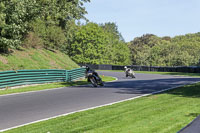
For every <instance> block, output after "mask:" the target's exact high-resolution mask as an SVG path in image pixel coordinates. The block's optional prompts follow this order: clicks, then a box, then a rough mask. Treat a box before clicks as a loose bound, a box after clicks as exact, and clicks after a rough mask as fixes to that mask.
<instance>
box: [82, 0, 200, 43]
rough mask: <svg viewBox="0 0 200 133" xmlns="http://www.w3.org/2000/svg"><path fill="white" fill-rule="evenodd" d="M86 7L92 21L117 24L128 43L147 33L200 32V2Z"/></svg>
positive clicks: (124, 0) (151, 0) (140, 0)
mask: <svg viewBox="0 0 200 133" xmlns="http://www.w3.org/2000/svg"><path fill="white" fill-rule="evenodd" d="M84 6H85V7H86V10H87V11H88V14H87V15H86V18H88V19H89V20H90V21H91V22H96V23H105V22H115V23H116V24H117V25H118V29H119V32H120V33H121V34H122V36H123V37H124V39H125V41H126V42H129V41H131V40H133V39H134V38H135V37H138V36H142V35H143V34H146V33H152V34H155V35H157V36H160V37H162V36H171V37H173V36H176V35H184V34H187V33H196V32H200V15H199V14H200V0H91V2H90V3H87V4H85V5H84Z"/></svg>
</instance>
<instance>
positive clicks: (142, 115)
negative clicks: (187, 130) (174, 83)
mask: <svg viewBox="0 0 200 133" xmlns="http://www.w3.org/2000/svg"><path fill="white" fill-rule="evenodd" d="M199 114H200V83H197V84H193V85H187V86H184V87H180V88H177V89H174V90H170V91H166V92H165V93H162V94H156V95H151V96H146V97H142V98H138V99H135V100H130V101H126V102H122V103H117V104H114V105H110V106H106V107H100V108H96V109H92V110H88V111H83V112H79V113H74V114H71V115H67V116H63V117H58V118H55V119H51V120H47V121H43V122H39V123H35V124H31V125H27V126H23V127H20V128H16V129H12V130H9V131H6V132H5V133H47V132H49V133H129V132H131V133H175V132H177V131H179V130H180V129H182V128H183V127H184V126H186V125H187V124H188V123H189V122H191V121H192V120H193V119H194V118H195V117H196V116H198V115H199Z"/></svg>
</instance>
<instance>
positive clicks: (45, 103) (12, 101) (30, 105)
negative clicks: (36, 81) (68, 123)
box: [0, 71, 200, 130]
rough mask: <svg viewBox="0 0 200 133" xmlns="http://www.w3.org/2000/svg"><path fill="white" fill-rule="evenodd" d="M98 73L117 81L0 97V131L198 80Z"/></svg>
mask: <svg viewBox="0 0 200 133" xmlns="http://www.w3.org/2000/svg"><path fill="white" fill-rule="evenodd" d="M98 73H99V74H101V75H106V76H113V77H117V78H118V81H115V82H110V83H106V84H105V86H104V87H98V88H94V87H92V86H91V85H83V86H76V87H65V88H60V89H53V90H46V91H39V92H30V93H23V94H15V95H7V96H0V130H3V129H7V128H11V127H15V126H19V125H23V124H26V123H30V122H34V121H38V120H42V119H46V118H49V117H55V116H58V115H62V114H66V113H70V112H74V111H78V110H83V109H87V108H91V107H95V106H100V105H105V104H109V103H113V102H117V101H120V100H125V99H129V98H133V97H136V96H140V95H144V94H149V93H152V92H157V91H160V90H164V89H167V88H172V87H176V86H180V85H185V84H190V83H193V82H197V81H200V78H191V77H183V76H170V75H157V74H136V79H131V78H125V74H124V73H123V72H105V71H99V72H98Z"/></svg>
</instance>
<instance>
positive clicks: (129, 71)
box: [124, 66, 136, 78]
mask: <svg viewBox="0 0 200 133" xmlns="http://www.w3.org/2000/svg"><path fill="white" fill-rule="evenodd" d="M124 68H125V74H126V77H131V78H136V77H135V73H134V71H133V70H132V69H131V68H127V67H126V66H125V67H124Z"/></svg>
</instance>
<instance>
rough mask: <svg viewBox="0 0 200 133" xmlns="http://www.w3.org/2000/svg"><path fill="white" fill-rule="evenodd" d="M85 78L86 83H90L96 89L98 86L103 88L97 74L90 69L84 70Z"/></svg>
mask: <svg viewBox="0 0 200 133" xmlns="http://www.w3.org/2000/svg"><path fill="white" fill-rule="evenodd" d="M86 78H87V80H88V82H91V83H92V85H93V86H94V87H97V86H98V85H100V86H104V83H103V81H102V79H101V78H100V77H99V75H98V73H97V72H95V71H93V70H91V69H90V68H86Z"/></svg>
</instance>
